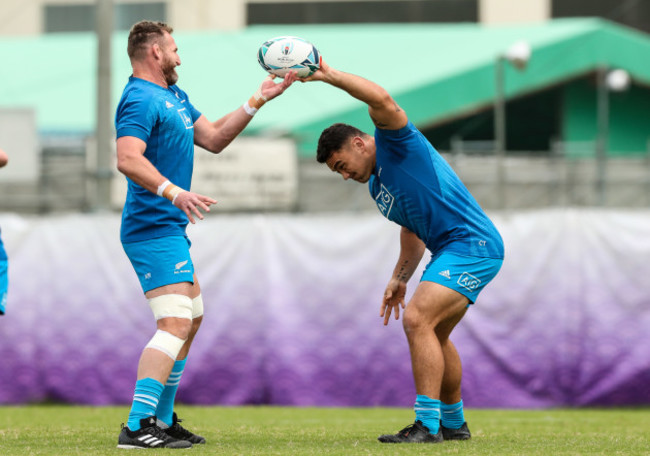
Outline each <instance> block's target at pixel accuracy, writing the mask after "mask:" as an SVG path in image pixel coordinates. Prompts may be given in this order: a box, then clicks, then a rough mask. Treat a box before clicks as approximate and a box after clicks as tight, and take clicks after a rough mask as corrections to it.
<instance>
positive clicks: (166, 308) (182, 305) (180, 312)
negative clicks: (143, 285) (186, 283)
mask: <svg viewBox="0 0 650 456" xmlns="http://www.w3.org/2000/svg"><path fill="white" fill-rule="evenodd" d="M149 307H151V310H152V311H153V314H154V316H155V317H156V320H160V319H161V318H168V317H174V318H187V319H188V320H191V319H192V313H193V312H192V309H193V307H194V306H193V304H192V298H190V297H189V296H183V295H179V294H167V295H162V296H157V297H155V298H151V299H150V300H149Z"/></svg>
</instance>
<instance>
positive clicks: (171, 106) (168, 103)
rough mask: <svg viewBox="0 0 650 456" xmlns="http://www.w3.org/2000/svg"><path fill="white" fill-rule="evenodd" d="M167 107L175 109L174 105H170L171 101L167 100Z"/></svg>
mask: <svg viewBox="0 0 650 456" xmlns="http://www.w3.org/2000/svg"><path fill="white" fill-rule="evenodd" d="M165 106H167V107H168V108H173V107H174V105H173V104H172V103H170V102H169V101H167V100H165Z"/></svg>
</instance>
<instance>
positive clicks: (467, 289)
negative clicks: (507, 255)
mask: <svg viewBox="0 0 650 456" xmlns="http://www.w3.org/2000/svg"><path fill="white" fill-rule="evenodd" d="M502 264H503V260H500V259H494V258H479V257H470V256H464V255H458V254H455V253H448V252H442V253H441V254H438V255H436V256H434V257H432V258H431V261H430V262H429V264H428V265H427V267H426V269H425V270H424V272H423V273H422V278H421V279H420V280H421V283H424V282H433V283H437V284H439V285H442V286H444V287H446V288H449V289H451V290H454V291H456V292H457V293H460V294H462V295H463V296H465V297H466V298H467V299H468V300H469V303H470V304H473V303H474V302H476V299H477V298H478V295H479V293H481V291H483V289H484V288H485V286H486V285H487V284H488V283H490V281H491V280H492V279H494V277H495V276H496V275H497V273H498V272H499V270H500V269H501V265H502Z"/></svg>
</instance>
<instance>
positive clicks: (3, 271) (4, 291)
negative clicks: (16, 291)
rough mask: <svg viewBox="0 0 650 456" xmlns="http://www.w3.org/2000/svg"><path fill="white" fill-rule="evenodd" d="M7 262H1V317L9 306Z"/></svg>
mask: <svg viewBox="0 0 650 456" xmlns="http://www.w3.org/2000/svg"><path fill="white" fill-rule="evenodd" d="M8 276H9V271H8V267H7V260H0V315H4V313H5V308H6V306H7V288H8V287H9V278H8Z"/></svg>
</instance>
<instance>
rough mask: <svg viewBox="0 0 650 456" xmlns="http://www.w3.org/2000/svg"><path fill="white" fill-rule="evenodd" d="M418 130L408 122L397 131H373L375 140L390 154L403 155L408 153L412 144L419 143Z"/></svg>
mask: <svg viewBox="0 0 650 456" xmlns="http://www.w3.org/2000/svg"><path fill="white" fill-rule="evenodd" d="M418 133H419V132H418V130H417V129H416V128H415V125H413V123H412V122H411V121H410V120H409V121H408V123H407V124H406V125H405V126H403V127H402V128H400V129H399V130H385V129H382V128H376V129H375V139H376V140H378V141H379V142H380V143H381V144H383V145H384V147H385V148H386V149H387V150H388V151H390V152H391V153H395V154H398V155H403V154H405V153H408V151H409V148H410V147H412V146H413V145H414V143H419V141H417V138H418Z"/></svg>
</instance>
